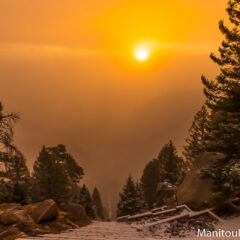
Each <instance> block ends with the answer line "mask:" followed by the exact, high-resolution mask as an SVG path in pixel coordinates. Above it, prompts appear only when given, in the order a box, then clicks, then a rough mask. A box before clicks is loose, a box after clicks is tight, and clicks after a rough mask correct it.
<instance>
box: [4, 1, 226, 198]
mask: <svg viewBox="0 0 240 240" xmlns="http://www.w3.org/2000/svg"><path fill="white" fill-rule="evenodd" d="M226 3H227V1H226V0H202V1H196V0H161V1H160V0H148V1H146V0H134V1H131V0H101V1H99V0H88V1H79V0H35V1H32V0H21V1H19V0H0V33H1V34H0V82H1V88H0V94H1V101H2V102H3V104H4V105H5V109H7V110H9V111H11V110H16V111H19V112H20V114H21V121H20V122H19V123H18V125H17V128H16V142H17V144H18V145H19V146H20V148H21V149H22V151H23V152H24V154H25V155H26V157H27V158H28V163H29V165H30V166H31V165H32V162H33V160H34V159H35V158H36V156H37V153H38V151H39V150H40V148H41V146H42V144H46V145H51V146H52V145H56V144H58V143H63V144H66V145H67V148H68V149H69V151H71V152H72V153H73V154H74V156H75V157H76V158H77V159H79V163H80V164H82V165H83V167H84V168H85V172H86V177H85V181H86V182H87V183H88V185H90V186H93V185H94V184H97V185H98V186H99V188H100V189H101V190H102V191H103V192H104V198H105V199H106V198H107V197H106V196H107V192H111V193H112V194H113V198H114V199H116V197H117V192H118V191H119V187H121V185H122V184H123V182H124V181H125V178H126V176H127V175H128V174H129V173H131V174H133V176H134V177H135V178H137V177H139V176H140V173H141V171H142V169H143V167H144V165H145V164H146V163H147V162H148V161H149V160H151V159H152V158H153V157H154V156H155V155H156V154H157V153H158V152H159V151H160V148H161V146H162V145H163V144H164V143H166V141H168V140H169V139H170V138H172V139H173V141H174V142H175V143H176V145H177V147H178V149H179V150H181V147H182V145H183V143H184V139H185V137H186V134H187V129H188V128H189V126H190V123H191V121H192V118H193V115H194V113H195V112H196V111H197V110H198V109H199V108H200V106H201V104H202V103H203V95H202V85H201V81H200V76H201V74H203V73H206V75H207V76H211V77H213V76H214V75H215V74H216V72H217V68H216V66H215V65H214V64H213V63H212V62H211V61H210V59H209V57H208V56H209V53H210V52H211V51H216V50H217V48H218V45H219V43H220V42H221V40H222V36H221V34H220V33H219V30H218V21H219V19H221V18H223V17H224V16H225V12H224V9H225V6H226ZM138 44H144V45H147V46H148V47H149V48H150V49H151V54H150V58H149V59H148V60H147V61H146V62H143V63H142V62H141V63H140V62H137V61H136V60H135V59H134V58H133V52H132V50H133V48H134V47H135V46H137V45H138Z"/></svg>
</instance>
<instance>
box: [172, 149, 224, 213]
mask: <svg viewBox="0 0 240 240" xmlns="http://www.w3.org/2000/svg"><path fill="white" fill-rule="evenodd" d="M223 157H224V156H223V155H222V154H219V153H209V152H205V153H203V154H201V155H200V156H199V158H197V159H196V161H195V163H194V167H193V168H192V169H191V170H190V171H189V172H188V173H187V174H186V177H185V179H184V181H183V183H182V184H181V185H180V187H179V189H178V191H177V200H178V204H180V205H181V204H187V205H188V206H189V207H190V208H192V209H193V210H200V209H202V208H206V207H209V200H210V199H211V197H212V190H211V189H212V187H213V182H212V180H211V179H203V178H202V177H201V170H202V169H204V168H207V167H208V166H209V165H210V164H212V163H214V162H216V161H217V160H219V159H221V158H223Z"/></svg>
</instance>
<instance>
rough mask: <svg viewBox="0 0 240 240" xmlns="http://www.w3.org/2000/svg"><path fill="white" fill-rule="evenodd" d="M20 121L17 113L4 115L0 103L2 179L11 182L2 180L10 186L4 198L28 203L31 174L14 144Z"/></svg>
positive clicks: (0, 164) (0, 170)
mask: <svg viewBox="0 0 240 240" xmlns="http://www.w3.org/2000/svg"><path fill="white" fill-rule="evenodd" d="M18 119H19V115H18V114H17V113H10V114H4V113H3V106H2V104H1V102H0V148H1V151H0V177H3V178H4V179H8V180H9V182H8V183H6V181H5V180H2V184H6V186H8V187H6V188H5V187H4V189H5V190H6V191H5V190H4V191H3V192H5V194H7V196H3V195H4V194H3V195H2V197H3V199H5V201H8V202H19V203H28V202H29V201H30V199H29V187H30V174H29V171H28V168H27V166H26V160H25V158H24V156H23V154H22V153H21V152H20V150H19V149H18V148H17V147H16V146H15V145H14V144H13V136H14V131H13V126H14V123H16V121H17V120H18Z"/></svg>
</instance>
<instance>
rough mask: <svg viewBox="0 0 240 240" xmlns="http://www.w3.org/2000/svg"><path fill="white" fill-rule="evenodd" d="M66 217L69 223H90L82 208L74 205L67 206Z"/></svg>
mask: <svg viewBox="0 0 240 240" xmlns="http://www.w3.org/2000/svg"><path fill="white" fill-rule="evenodd" d="M67 217H68V218H69V219H70V220H71V221H73V222H77V223H81V224H89V223H90V222H91V221H90V219H89V218H88V216H87V215H86V213H85V211H84V209H83V207H82V206H81V205H79V204H76V203H71V204H69V205H68V206H67Z"/></svg>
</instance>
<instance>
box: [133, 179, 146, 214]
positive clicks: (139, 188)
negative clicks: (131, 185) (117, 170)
mask: <svg viewBox="0 0 240 240" xmlns="http://www.w3.org/2000/svg"><path fill="white" fill-rule="evenodd" d="M135 187H136V192H137V204H138V206H137V208H138V209H139V212H143V211H145V210H146V209H147V204H146V202H145V200H144V197H143V187H142V184H141V183H139V182H137V183H136V185H135Z"/></svg>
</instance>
